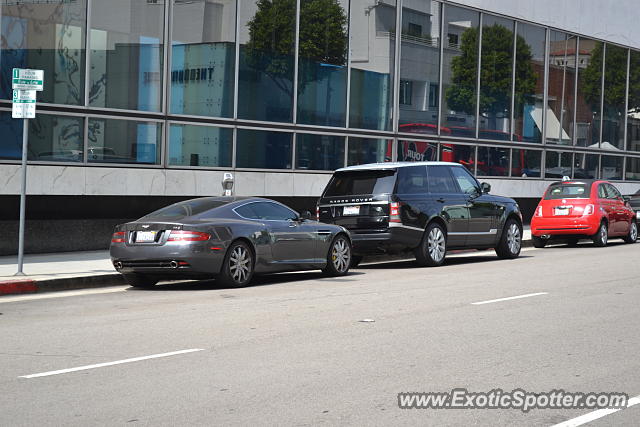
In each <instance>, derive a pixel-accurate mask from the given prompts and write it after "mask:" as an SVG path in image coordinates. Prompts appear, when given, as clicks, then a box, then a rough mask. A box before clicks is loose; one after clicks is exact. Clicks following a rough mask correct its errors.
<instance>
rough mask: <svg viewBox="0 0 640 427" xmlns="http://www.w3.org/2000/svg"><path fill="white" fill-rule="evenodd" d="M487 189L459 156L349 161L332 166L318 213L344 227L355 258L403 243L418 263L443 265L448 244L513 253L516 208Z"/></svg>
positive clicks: (518, 232) (517, 240)
mask: <svg viewBox="0 0 640 427" xmlns="http://www.w3.org/2000/svg"><path fill="white" fill-rule="evenodd" d="M490 189H491V186H490V185H489V184H487V183H482V184H480V183H478V181H477V180H476V179H475V178H474V177H473V175H471V174H470V173H469V172H468V171H467V169H465V168H464V166H462V165H460V164H458V163H448V162H399V163H373V164H367V165H359V166H351V167H347V168H343V169H338V170H337V171H336V172H335V173H334V174H333V177H332V178H331V180H330V181H329V183H328V184H327V187H326V188H325V190H324V192H323V193H322V196H321V198H320V199H319V201H318V208H317V214H318V219H319V220H320V221H322V222H325V223H330V224H338V225H341V226H343V227H345V228H346V229H348V230H349V232H350V233H351V237H352V240H353V251H354V254H355V255H354V257H353V263H352V265H354V266H355V265H357V263H358V262H360V260H361V259H362V256H363V255H367V254H373V253H399V252H404V251H407V250H412V251H413V252H414V254H415V257H416V260H417V261H418V263H419V264H420V265H424V266H438V265H441V264H442V263H443V262H444V258H445V255H446V252H447V251H448V250H450V249H463V248H473V249H487V248H495V251H496V253H497V254H498V256H499V257H500V258H516V257H517V256H518V255H519V254H520V248H521V244H522V214H521V213H520V208H519V207H518V204H517V203H516V202H515V200H513V199H510V198H507V197H500V196H493V195H489V194H488V193H489V191H490Z"/></svg>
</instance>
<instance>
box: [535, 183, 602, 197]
mask: <svg viewBox="0 0 640 427" xmlns="http://www.w3.org/2000/svg"><path fill="white" fill-rule="evenodd" d="M589 187H590V186H589V185H587V184H556V185H552V186H551V187H549V190H547V194H546V195H545V197H544V198H545V200H554V199H588V198H589V197H591V194H590V191H589Z"/></svg>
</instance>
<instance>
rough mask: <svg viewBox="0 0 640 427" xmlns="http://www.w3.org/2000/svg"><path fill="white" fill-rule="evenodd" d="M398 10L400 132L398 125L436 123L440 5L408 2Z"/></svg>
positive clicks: (438, 83) (429, 2)
mask: <svg viewBox="0 0 640 427" xmlns="http://www.w3.org/2000/svg"><path fill="white" fill-rule="evenodd" d="M411 7H412V8H404V9H403V11H402V48H401V50H400V95H401V96H400V98H401V99H400V111H399V113H400V118H399V120H400V126H401V127H400V129H401V130H400V131H401V132H403V130H402V125H411V124H415V123H417V124H431V125H434V130H435V126H436V125H437V124H438V90H439V87H440V86H439V85H440V81H439V80H440V77H439V76H440V8H441V6H440V3H438V2H432V1H425V2H420V3H412V4H411Z"/></svg>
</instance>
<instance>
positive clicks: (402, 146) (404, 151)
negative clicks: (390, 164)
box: [398, 140, 438, 162]
mask: <svg viewBox="0 0 640 427" xmlns="http://www.w3.org/2000/svg"><path fill="white" fill-rule="evenodd" d="M437 157H438V144H437V143H436V142H429V141H405V140H400V141H398V161H399V162H425V161H434V160H438V158H437Z"/></svg>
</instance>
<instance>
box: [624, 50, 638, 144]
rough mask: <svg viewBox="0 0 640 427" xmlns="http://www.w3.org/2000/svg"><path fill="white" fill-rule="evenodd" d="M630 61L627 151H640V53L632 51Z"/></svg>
mask: <svg viewBox="0 0 640 427" xmlns="http://www.w3.org/2000/svg"><path fill="white" fill-rule="evenodd" d="M629 60H630V61H631V63H630V64H629V88H628V92H629V106H628V107H629V108H628V110H627V150H628V151H640V52H638V51H635V50H632V51H631V57H630V59H629Z"/></svg>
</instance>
